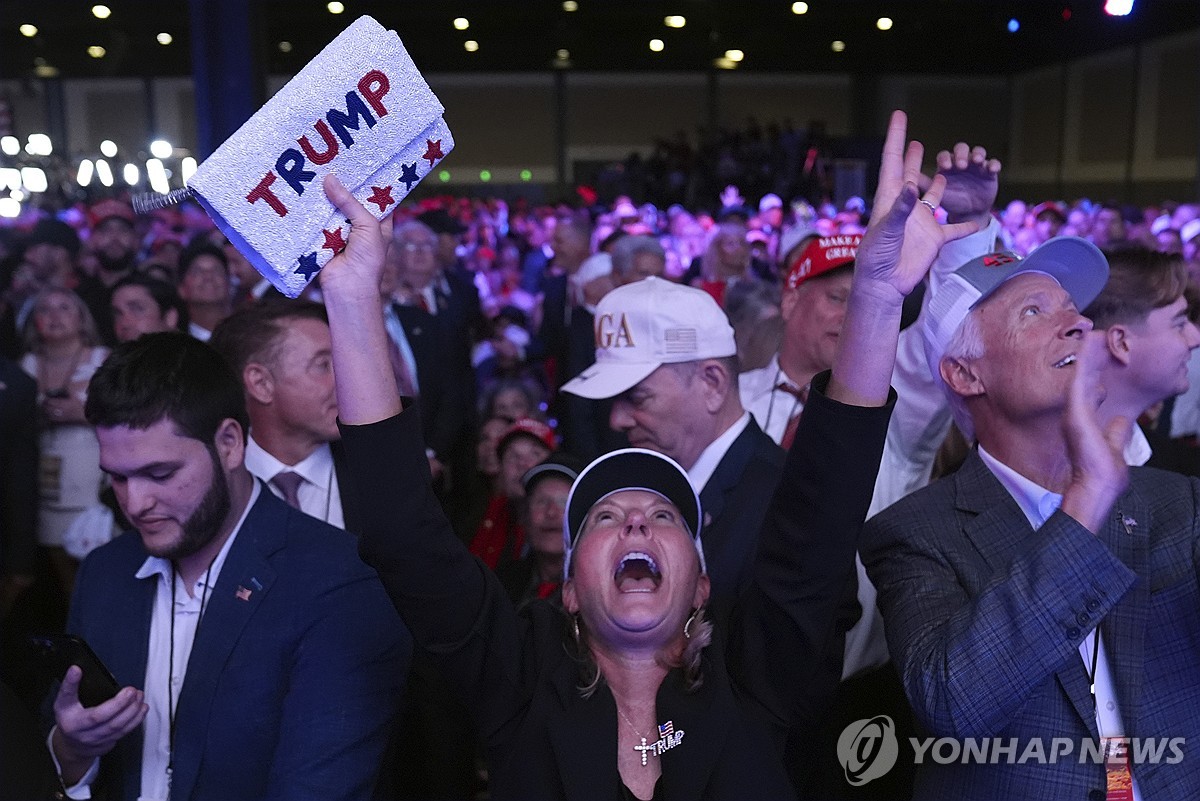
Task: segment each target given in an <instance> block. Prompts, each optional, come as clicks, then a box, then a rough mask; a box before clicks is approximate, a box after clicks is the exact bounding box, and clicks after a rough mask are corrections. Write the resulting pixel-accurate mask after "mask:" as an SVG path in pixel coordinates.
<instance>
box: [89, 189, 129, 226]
mask: <svg viewBox="0 0 1200 801" xmlns="http://www.w3.org/2000/svg"><path fill="white" fill-rule="evenodd" d="M113 217H117V218H118V219H122V220H124V221H125V222H127V223H129V224H130V225H133V224H134V222H135V221H136V220H137V217H136V216H134V213H133V207H132V206H130V205H129V204H128V203H122V202H121V201H119V200H116V199H114V198H111V197H110V198H105V199H104V200H101V201H100V202H99V203H96V204H94V205H93V206H92V207H91V208H90V209H88V222H89V223H90V224H91V227H92V228H95V227H96V226H98V225H100V223H102V222H104V221H105V220H108V219H111V218H113Z"/></svg>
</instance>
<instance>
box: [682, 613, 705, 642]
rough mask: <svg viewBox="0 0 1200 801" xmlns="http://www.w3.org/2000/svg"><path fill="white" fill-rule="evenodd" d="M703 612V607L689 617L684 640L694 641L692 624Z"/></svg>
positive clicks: (685, 625) (684, 625)
mask: <svg viewBox="0 0 1200 801" xmlns="http://www.w3.org/2000/svg"><path fill="white" fill-rule="evenodd" d="M702 610H703V607H701V608H700V609H695V610H693V611H692V614H691V615H690V616H689V617H688V619H687V622H686V623H684V624H683V636H684V639H688V640H690V639H692V632H691V627H692V623H693V622H694V621H695V620H696V615H699V614H700V613H701V611H702Z"/></svg>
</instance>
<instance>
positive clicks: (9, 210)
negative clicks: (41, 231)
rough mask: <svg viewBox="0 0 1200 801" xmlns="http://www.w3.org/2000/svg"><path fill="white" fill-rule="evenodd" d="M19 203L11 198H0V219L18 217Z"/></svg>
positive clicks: (19, 214) (19, 213) (19, 211)
mask: <svg viewBox="0 0 1200 801" xmlns="http://www.w3.org/2000/svg"><path fill="white" fill-rule="evenodd" d="M20 216H21V203H20V201H18V200H17V199H16V198H13V197H0V217H8V218H10V219H11V218H13V217H20Z"/></svg>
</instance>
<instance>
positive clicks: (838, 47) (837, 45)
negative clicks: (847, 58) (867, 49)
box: [830, 39, 846, 53]
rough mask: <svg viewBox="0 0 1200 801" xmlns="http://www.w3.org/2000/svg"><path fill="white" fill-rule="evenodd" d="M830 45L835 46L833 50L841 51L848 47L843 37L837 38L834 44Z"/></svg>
mask: <svg viewBox="0 0 1200 801" xmlns="http://www.w3.org/2000/svg"><path fill="white" fill-rule="evenodd" d="M830 47H832V48H833V52H835V53H840V52H842V51H843V50H845V49H846V43H845V42H843V41H842V40H841V39H835V40H834V42H833V44H832V45H830Z"/></svg>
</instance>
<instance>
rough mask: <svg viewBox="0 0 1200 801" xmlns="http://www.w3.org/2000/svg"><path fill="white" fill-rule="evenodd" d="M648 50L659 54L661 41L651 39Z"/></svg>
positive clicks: (661, 47) (661, 48) (661, 45)
mask: <svg viewBox="0 0 1200 801" xmlns="http://www.w3.org/2000/svg"><path fill="white" fill-rule="evenodd" d="M650 49H651V50H653V51H654V52H655V53H661V52H662V51H663V40H662V39H651V40H650Z"/></svg>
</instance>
